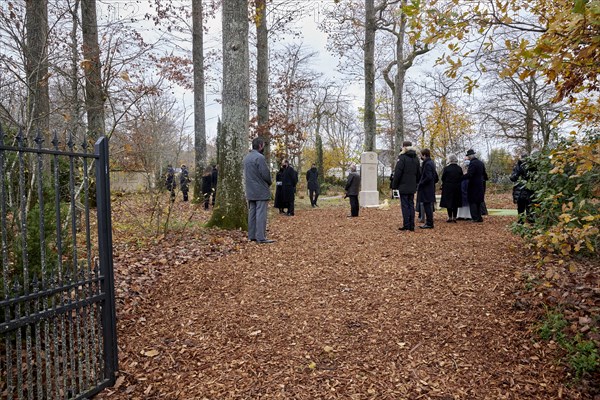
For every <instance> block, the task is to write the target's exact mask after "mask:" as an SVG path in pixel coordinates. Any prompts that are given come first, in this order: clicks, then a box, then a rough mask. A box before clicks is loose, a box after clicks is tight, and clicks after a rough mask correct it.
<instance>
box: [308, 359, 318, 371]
mask: <svg viewBox="0 0 600 400" xmlns="http://www.w3.org/2000/svg"><path fill="white" fill-rule="evenodd" d="M308 368H310V369H316V368H317V364H315V362H314V361H311V362H310V364H308Z"/></svg>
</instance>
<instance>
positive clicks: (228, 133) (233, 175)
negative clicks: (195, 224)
mask: <svg viewBox="0 0 600 400" xmlns="http://www.w3.org/2000/svg"><path fill="white" fill-rule="evenodd" d="M222 20H223V22H222V24H223V94H222V98H223V122H222V125H221V135H220V136H221V138H220V139H219V142H220V146H219V197H218V198H217V203H216V205H215V209H214V211H213V214H212V218H211V219H210V221H209V222H208V225H209V226H218V227H221V228H226V229H238V228H242V229H247V228H248V221H247V213H248V210H247V207H246V200H245V198H244V191H243V190H242V188H243V187H244V182H243V177H242V159H243V158H244V156H245V155H246V154H247V152H248V120H249V115H250V110H249V104H250V87H249V82H250V71H249V54H248V0H223V17H222Z"/></svg>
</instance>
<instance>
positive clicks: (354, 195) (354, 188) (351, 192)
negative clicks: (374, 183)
mask: <svg viewBox="0 0 600 400" xmlns="http://www.w3.org/2000/svg"><path fill="white" fill-rule="evenodd" d="M345 190H346V197H348V199H349V200H350V217H358V207H359V204H358V193H359V192H360V175H358V173H357V172H356V165H352V166H351V167H350V173H349V174H348V180H347V181H346V187H345Z"/></svg>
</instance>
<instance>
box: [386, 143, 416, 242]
mask: <svg viewBox="0 0 600 400" xmlns="http://www.w3.org/2000/svg"><path fill="white" fill-rule="evenodd" d="M419 164H420V163H419V158H418V157H417V150H416V149H415V148H414V147H412V143H411V142H409V141H405V142H403V143H402V151H401V152H400V156H399V157H398V161H397V162H396V167H395V168H394V174H393V176H394V179H393V181H392V190H397V191H398V194H399V195H400V209H401V210H402V226H401V227H400V228H398V229H399V230H401V231H414V230H415V192H416V191H417V183H418V182H419V180H420V179H421V171H420V165H419Z"/></svg>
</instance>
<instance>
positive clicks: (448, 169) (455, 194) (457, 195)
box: [440, 154, 463, 222]
mask: <svg viewBox="0 0 600 400" xmlns="http://www.w3.org/2000/svg"><path fill="white" fill-rule="evenodd" d="M462 178H463V172H462V168H461V167H459V166H458V158H457V157H456V156H455V155H454V154H452V155H450V156H449V157H448V165H446V166H445V167H444V170H443V171H442V199H441V200H440V207H444V208H445V209H446V211H447V212H448V219H447V220H446V222H456V217H457V213H458V209H459V208H460V207H461V206H462V191H461V184H462Z"/></svg>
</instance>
